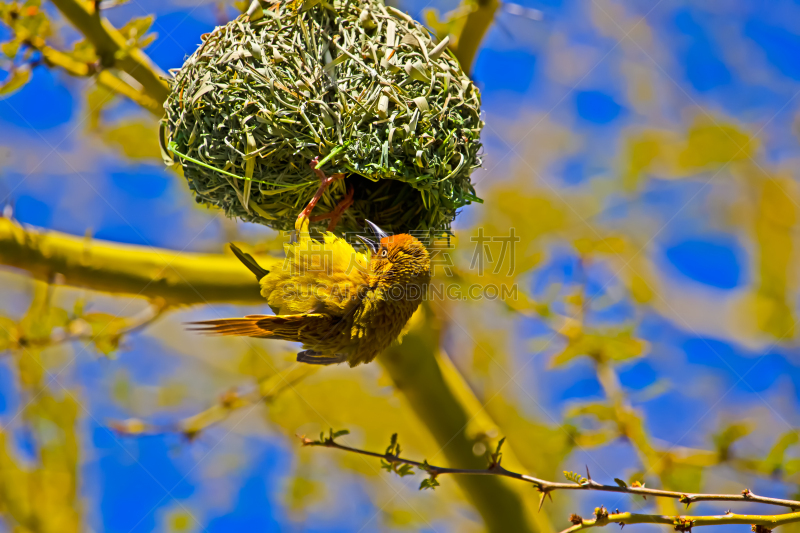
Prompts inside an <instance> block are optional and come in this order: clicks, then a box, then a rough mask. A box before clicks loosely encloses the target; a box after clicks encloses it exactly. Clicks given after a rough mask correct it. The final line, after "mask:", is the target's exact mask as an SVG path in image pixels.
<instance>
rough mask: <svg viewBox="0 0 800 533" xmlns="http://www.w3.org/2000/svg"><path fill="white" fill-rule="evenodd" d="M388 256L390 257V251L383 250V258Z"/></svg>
mask: <svg viewBox="0 0 800 533" xmlns="http://www.w3.org/2000/svg"><path fill="white" fill-rule="evenodd" d="M387 255H389V250H387V249H386V248H384V249H383V250H381V257H386V256H387Z"/></svg>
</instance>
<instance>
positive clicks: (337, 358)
mask: <svg viewBox="0 0 800 533" xmlns="http://www.w3.org/2000/svg"><path fill="white" fill-rule="evenodd" d="M308 224H309V220H308V217H307V216H300V217H299V218H298V220H297V224H296V226H295V227H296V239H295V242H293V243H290V244H287V245H286V246H285V252H286V259H285V261H284V262H283V264H282V265H280V266H278V265H277V264H275V265H274V266H273V268H272V269H271V270H270V271H266V270H264V269H262V268H261V267H260V266H259V265H258V264H257V263H256V262H255V260H254V259H253V258H252V257H250V256H249V255H248V254H244V253H242V252H241V251H239V250H238V248H236V247H235V246H233V245H231V247H232V249H233V250H234V253H236V255H237V257H239V259H240V260H241V261H242V262H243V263H244V264H245V265H246V266H247V267H248V268H249V269H250V270H251V271H253V272H254V273H255V274H256V277H257V278H258V279H259V282H260V284H261V294H262V296H264V298H266V300H267V303H268V304H269V306H270V308H272V310H273V312H274V313H275V315H274V316H273V315H250V316H247V317H244V318H226V319H219V320H208V321H203V322H197V323H195V325H196V326H199V327H197V328H195V329H198V330H200V331H204V332H206V333H211V334H217V335H240V336H248V337H261V338H270V339H283V340H289V341H296V342H301V343H302V344H303V348H305V350H304V351H302V352H300V353H299V354H298V357H297V360H298V361H300V362H305V363H312V364H333V363H339V362H344V361H347V362H348V363H349V364H350V366H355V365H358V364H361V363H369V362H370V361H372V360H373V359H374V358H375V357H376V356H377V355H378V354H379V353H380V352H381V351H383V350H384V349H385V348H386V347H387V346H389V344H391V342H392V341H394V340H395V339H396V338H397V337H398V336H399V335H400V333H401V332H402V331H403V328H404V326H405V325H406V323H407V322H408V320H409V319H410V318H411V315H412V314H413V313H414V311H415V310H416V309H417V307H418V306H419V304H420V302H421V301H422V298H423V297H424V295H425V291H426V290H427V284H428V282H429V281H430V256H429V254H428V251H427V250H426V249H425V247H424V246H423V245H422V243H420V241H419V240H417V239H416V238H414V237H412V236H410V235H394V236H388V235H386V234H384V233H383V232H382V231H380V229H379V228H377V227H374V226H373V228H374V230H375V231H376V233H378V236H379V237H380V238H381V240H380V243H379V244H378V243H373V242H371V241H369V240H368V239H364V238H361V239H362V240H363V241H365V242H366V243H367V244H368V245H369V246H370V248H372V252H373V253H372V254H371V256H370V257H368V256H367V255H365V254H363V253H360V252H357V251H356V250H354V249H353V247H352V246H351V245H350V244H348V243H347V241H345V240H344V239H341V238H339V237H337V236H335V235H334V234H332V233H325V234H324V235H323V236H322V241H317V240H315V239H312V238H311V236H310V235H309V232H308Z"/></svg>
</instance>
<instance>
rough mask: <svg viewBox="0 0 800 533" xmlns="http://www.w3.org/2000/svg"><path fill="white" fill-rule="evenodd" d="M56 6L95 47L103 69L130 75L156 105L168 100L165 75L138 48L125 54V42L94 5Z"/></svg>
mask: <svg viewBox="0 0 800 533" xmlns="http://www.w3.org/2000/svg"><path fill="white" fill-rule="evenodd" d="M53 5H55V6H56V8H58V10H59V11H61V13H62V14H63V15H64V16H65V17H66V18H67V20H69V21H70V23H71V24H72V25H73V26H75V28H76V29H77V30H78V31H79V32H81V33H82V34H83V35H84V36H85V37H86V38H87V39H88V40H89V42H91V43H92V44H93V45H94V47H95V51H96V52H97V55H98V56H99V57H100V58H101V63H102V65H103V66H104V67H111V66H114V67H116V68H119V69H120V70H124V71H125V72H127V73H128V74H130V76H131V77H132V78H133V79H135V80H136V81H138V82H139V83H141V84H142V88H143V89H144V91H145V93H147V95H148V96H149V97H150V98H151V99H153V100H154V101H156V102H163V101H165V100H166V99H167V96H168V95H169V88H168V87H167V83H166V82H165V81H164V80H163V79H162V78H163V77H164V73H163V72H161V71H160V69H159V68H158V67H157V66H155V65H154V64H153V62H152V61H151V60H150V58H149V57H148V56H147V54H145V53H144V52H142V51H141V50H139V49H138V48H134V49H132V50H126V42H125V38H124V37H123V36H122V34H121V33H120V32H119V31H117V29H116V28H115V27H114V26H112V25H111V23H110V22H108V20H106V19H105V18H102V17H101V16H100V14H99V13H98V12H96V11H94V8H92V7H91V5H92V4H90V3H88V2H82V1H81V0H53Z"/></svg>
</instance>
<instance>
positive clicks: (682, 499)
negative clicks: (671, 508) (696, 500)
mask: <svg viewBox="0 0 800 533" xmlns="http://www.w3.org/2000/svg"><path fill="white" fill-rule="evenodd" d="M678 501H680V502H681V503H685V504H686V508H687V509H688V508H689V505H690V504H691V503H692V499H691V498H690V497H689V496H687V495H686V494H681V497H680V500H678Z"/></svg>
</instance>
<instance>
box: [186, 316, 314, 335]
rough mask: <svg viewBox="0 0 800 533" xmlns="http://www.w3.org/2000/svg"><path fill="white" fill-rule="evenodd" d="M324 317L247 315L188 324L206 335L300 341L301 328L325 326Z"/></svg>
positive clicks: (192, 328) (192, 329)
mask: <svg viewBox="0 0 800 533" xmlns="http://www.w3.org/2000/svg"><path fill="white" fill-rule="evenodd" d="M326 325H327V321H326V317H324V316H323V315H319V314H305V315H247V316H245V317H243V318H218V319H215V320H202V321H200V322H190V323H189V326H192V327H190V328H189V330H191V331H199V332H201V333H205V334H207V335H236V336H238V337H260V338H263V339H283V340H287V341H298V340H300V338H299V337H300V330H301V329H302V328H308V327H311V328H320V326H323V327H324V326H326Z"/></svg>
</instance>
